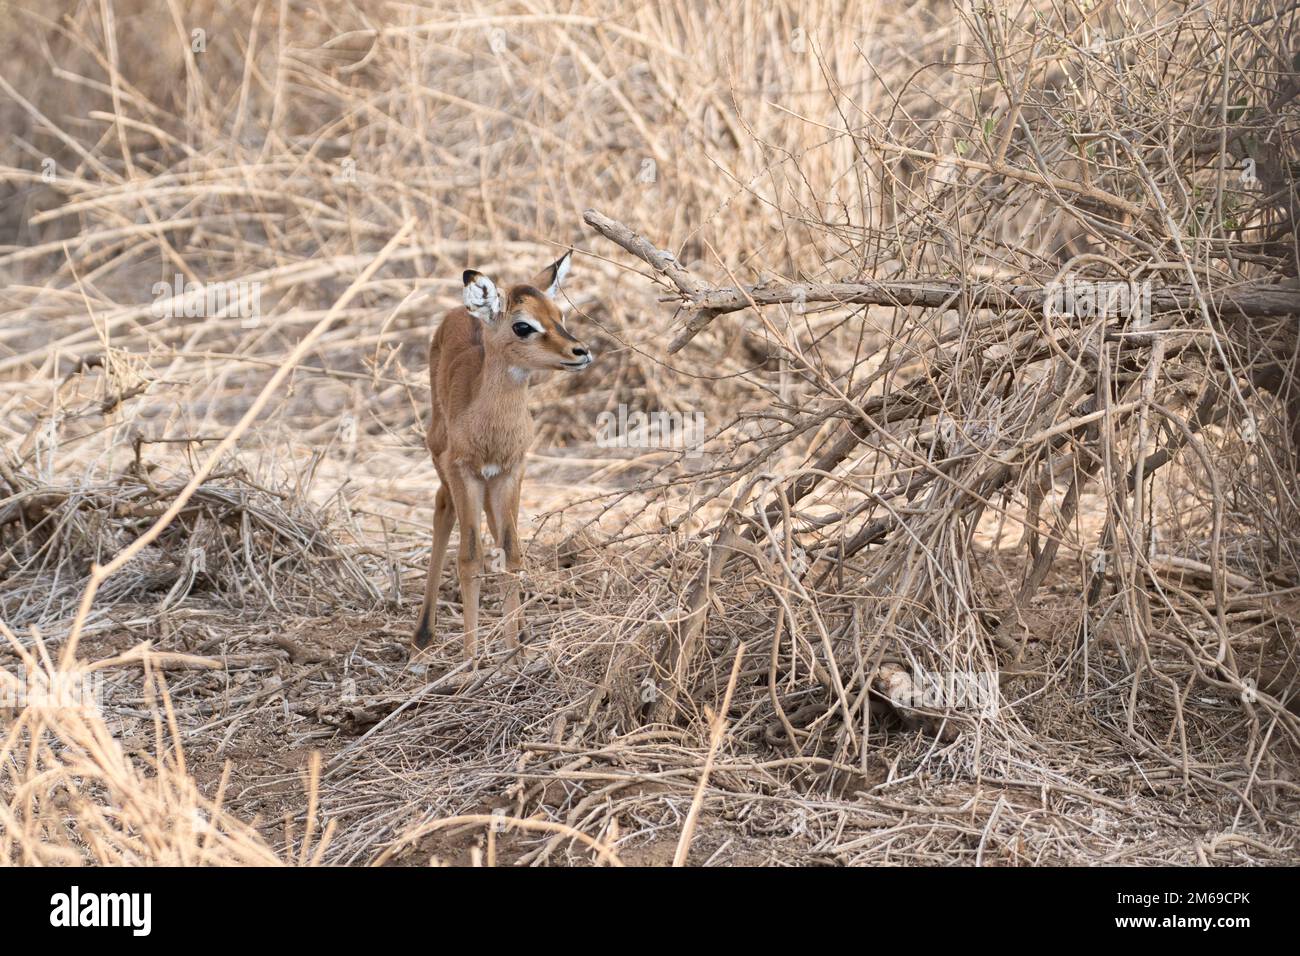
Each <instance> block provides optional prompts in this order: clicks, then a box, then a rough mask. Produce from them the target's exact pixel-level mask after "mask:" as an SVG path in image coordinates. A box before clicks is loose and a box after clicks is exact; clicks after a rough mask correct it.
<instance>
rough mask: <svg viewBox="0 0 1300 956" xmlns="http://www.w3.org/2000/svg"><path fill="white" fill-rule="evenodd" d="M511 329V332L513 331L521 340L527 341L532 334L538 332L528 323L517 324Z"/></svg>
mask: <svg viewBox="0 0 1300 956" xmlns="http://www.w3.org/2000/svg"><path fill="white" fill-rule="evenodd" d="M510 328H511V331H513V332H514V333H515V335H517V336H519V337H520V338H521V339H526V338H528V336H530V335H531V334H532V333H534V332H536V331H537V330H536V329H535V328H533V327H532V326H531V325H529V324H528V323H527V322H516V323H515V324H514V325H512V326H510Z"/></svg>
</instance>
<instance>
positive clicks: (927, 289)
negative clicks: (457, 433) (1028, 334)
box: [583, 209, 1300, 354]
mask: <svg viewBox="0 0 1300 956" xmlns="http://www.w3.org/2000/svg"><path fill="white" fill-rule="evenodd" d="M583 219H584V220H585V221H586V222H587V224H588V225H590V226H591V227H592V228H593V229H595V230H596V231H597V232H599V233H600V234H601V235H602V236H604V237H605V238H607V239H609V240H610V241H611V242H613V243H615V244H617V245H619V246H622V247H623V248H624V249H626V250H627V251H628V252H630V253H632V255H634V256H636V257H637V258H639V259H641V260H642V261H644V262H645V263H646V264H648V265H649V266H650V267H651V268H652V269H654V270H655V271H656V272H659V273H662V274H663V275H664V276H666V277H667V278H668V279H669V280H671V281H672V283H673V284H674V285H675V286H676V287H677V288H678V290H679V291H680V293H681V296H682V298H683V300H684V301H685V304H686V305H687V307H688V308H690V309H691V310H693V311H694V312H695V314H694V315H692V316H691V318H690V319H689V320H688V321H687V323H686V326H685V327H684V328H683V329H682V331H681V332H679V333H678V334H677V337H676V338H674V339H673V341H672V342H671V343H670V344H669V346H668V352H669V353H670V354H671V353H673V352H677V351H678V350H680V349H681V348H682V347H683V346H685V345H686V343H687V342H689V341H690V340H691V339H693V338H694V337H695V336H696V335H698V334H699V333H700V332H701V331H703V330H704V329H705V328H706V327H707V326H708V324H709V323H710V322H712V321H713V319H714V318H715V317H716V316H719V315H723V314H725V313H728V312H739V311H740V310H742V309H747V308H749V307H750V306H764V305H781V304H789V303H796V302H797V303H799V304H800V305H806V304H808V303H823V304H831V303H835V304H839V305H882V306H892V307H906V306H913V307H922V308H932V309H933V308H942V307H946V306H950V305H951V304H952V303H954V302H957V301H959V300H960V301H961V302H962V303H963V304H964V306H965V307H966V308H967V309H997V310H1004V311H1005V310H1012V309H1024V310H1029V311H1038V310H1041V309H1042V308H1043V303H1044V300H1045V299H1046V298H1047V297H1048V296H1049V295H1050V294H1051V292H1050V290H1049V289H1048V288H1047V287H1044V286H1041V285H1016V284H1001V283H995V282H977V281H973V280H966V281H958V280H951V279H915V280H898V281H895V280H889V281H884V282H876V281H874V280H869V279H868V280H863V281H857V282H809V283H780V282H764V283H759V284H757V285H749V286H741V287H739V288H738V287H735V286H730V287H720V288H713V287H710V286H708V285H706V284H704V283H702V282H701V281H700V280H698V279H696V278H695V277H694V276H692V275H691V274H690V273H689V272H688V271H687V270H686V269H684V268H683V267H682V266H681V265H680V264H679V263H678V262H677V259H676V258H675V257H674V256H673V254H672V253H670V252H665V251H664V250H662V249H658V248H657V247H655V246H654V245H653V244H652V243H651V242H650V241H649V240H647V239H646V238H645V237H643V236H641V235H638V234H637V233H635V232H633V231H632V230H631V229H629V228H627V226H624V225H623V224H622V223H620V222H617V221H615V220H613V219H609V218H608V217H606V216H603V215H601V214H600V213H599V212H597V211H596V210H594V209H588V210H587V211H586V213H584V214H583ZM1205 304H1206V306H1207V307H1208V309H1209V311H1210V313H1211V314H1212V315H1218V316H1220V317H1223V318H1251V319H1261V318H1271V317H1276V316H1284V315H1296V314H1300V286H1297V285H1296V284H1294V283H1292V284H1285V285H1284V284H1279V283H1273V282H1247V283H1241V284H1239V285H1236V286H1229V287H1225V288H1221V289H1215V290H1212V291H1209V292H1207V293H1206V303H1205ZM1197 308H1199V305H1198V303H1197V300H1196V295H1195V293H1194V292H1193V291H1192V289H1191V288H1189V287H1187V286H1164V287H1161V288H1157V289H1152V290H1151V311H1152V313H1153V314H1159V313H1163V312H1185V311H1191V310H1193V309H1197Z"/></svg>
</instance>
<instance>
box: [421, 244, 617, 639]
mask: <svg viewBox="0 0 1300 956" xmlns="http://www.w3.org/2000/svg"><path fill="white" fill-rule="evenodd" d="M568 271H569V254H567V253H566V254H565V255H564V257H563V258H561V259H559V260H558V261H556V262H554V263H552V264H551V265H550V266H548V267H547V268H546V269H544V270H542V272H541V273H540V274H539V275H537V276H535V277H534V278H533V279H532V281H531V283H528V284H525V285H516V286H511V287H510V288H509V289H507V290H506V291H505V293H504V294H502V292H501V291H499V290H498V289H497V286H496V283H494V282H493V281H492V280H491V279H489V278H488V277H487V276H485V275H483V274H482V273H480V272H474V271H473V270H469V271H467V272H466V273H465V275H464V277H463V278H464V282H465V293H464V300H465V305H464V307H463V308H459V309H453V310H452V311H451V312H448V313H447V315H446V317H444V318H443V320H442V324H441V325H439V326H438V331H437V332H435V333H434V336H433V343H432V344H431V345H430V346H429V384H430V386H431V388H432V406H433V409H432V410H433V419H432V421H431V422H430V424H429V433H428V438H427V444H428V446H429V452H430V454H432V455H433V463H434V466H435V467H436V468H437V469H438V476H439V477H440V478H441V479H442V485H441V487H439V489H438V495H437V498H436V499H435V501H434V516H433V552H432V554H430V556H429V578H428V582H427V583H426V585H425V589H424V606H423V607H422V608H421V610H420V621H419V624H418V625H417V626H416V630H415V638H414V640H415V646H416V647H417V648H423V647H426V646H428V644H429V641H430V639H431V638H432V636H433V630H434V625H435V624H436V622H437V618H438V587H439V585H440V583H441V581H442V565H443V559H444V558H445V557H446V554H447V541H448V539H449V538H450V537H451V529H452V526H453V525H455V524H456V523H457V522H459V524H460V551H459V553H458V555H457V561H456V570H457V572H458V575H459V578H460V593H461V601H462V603H463V606H464V620H465V654H466V656H467V657H469V658H473V657H475V656H476V653H477V631H478V600H479V575H480V574H481V572H482V570H483V553H482V548H481V544H480V541H479V518H480V515H481V514H482V513H483V512H484V511H485V510H486V512H487V520H488V528H489V529H490V530H491V532H492V537H493V538H494V539H495V540H496V543H497V547H498V548H500V549H501V550H502V551H503V552H504V553H505V569H506V570H507V571H509V572H511V576H510V579H509V581H508V582H507V585H506V596H505V635H506V643H507V645H508V646H510V647H514V646H516V645H517V644H518V642H519V637H518V636H519V581H518V578H517V577H516V576H515V575H514V573H513V572H516V571H518V570H519V568H520V566H521V564H522V557H521V550H520V546H519V527H518V520H519V489H520V485H521V483H522V482H523V477H524V456H525V455H526V454H527V453H528V447H529V445H531V444H532V440H533V417H532V415H530V414H529V412H528V380H529V378H530V376H531V375H532V373H533V372H546V371H553V370H557V369H565V370H568V371H571V372H578V371H581V370H582V369H584V368H586V367H587V366H588V365H590V364H591V363H592V360H593V356H592V354H591V352H590V351H588V349H587V347H586V346H585V345H583V344H582V343H581V342H579V341H578V340H577V339H575V338H574V337H573V336H572V335H570V334H569V332H568V330H567V329H566V328H565V327H564V322H563V317H562V316H561V315H560V310H559V307H558V306H557V305H556V304H555V297H556V295H557V294H558V293H559V290H560V284H561V283H562V282H563V281H564V277H565V276H566V275H567V274H568Z"/></svg>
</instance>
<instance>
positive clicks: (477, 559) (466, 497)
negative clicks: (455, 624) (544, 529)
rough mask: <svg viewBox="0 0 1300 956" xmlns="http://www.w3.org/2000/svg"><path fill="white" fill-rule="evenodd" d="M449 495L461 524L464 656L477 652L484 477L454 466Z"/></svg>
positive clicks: (474, 655)
mask: <svg viewBox="0 0 1300 956" xmlns="http://www.w3.org/2000/svg"><path fill="white" fill-rule="evenodd" d="M452 470H453V471H456V472H457V475H456V478H455V479H454V480H453V482H452V488H451V496H452V500H453V501H455V503H456V520H457V522H458V523H459V524H460V551H459V552H458V553H457V555H456V571H457V574H458V575H459V577H460V598H461V604H462V607H463V614H464V619H465V657H466V659H467V660H475V659H476V658H477V656H478V595H479V584H480V581H479V574H480V572H481V571H482V570H483V550H482V545H481V543H480V541H479V537H478V529H479V524H480V522H481V520H482V515H483V480H482V479H481V478H479V477H478V476H476V475H473V474H470V473H469V472H468V471H467V470H466V469H464V468H461V467H460V466H455V467H454V468H453V469H452Z"/></svg>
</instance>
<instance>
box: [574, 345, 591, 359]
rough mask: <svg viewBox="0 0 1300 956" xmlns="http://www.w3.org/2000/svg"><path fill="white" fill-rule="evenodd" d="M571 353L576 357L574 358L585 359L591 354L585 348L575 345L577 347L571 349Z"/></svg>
mask: <svg viewBox="0 0 1300 956" xmlns="http://www.w3.org/2000/svg"><path fill="white" fill-rule="evenodd" d="M571 351H572V352H573V356H574V358H584V357H586V356H588V355H590V354H591V353H590V352H588V351H587V350H586V349H585V348H583V347H582V346H581V345H575V346H574V347H573V348H572V349H571Z"/></svg>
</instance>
